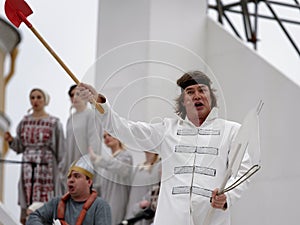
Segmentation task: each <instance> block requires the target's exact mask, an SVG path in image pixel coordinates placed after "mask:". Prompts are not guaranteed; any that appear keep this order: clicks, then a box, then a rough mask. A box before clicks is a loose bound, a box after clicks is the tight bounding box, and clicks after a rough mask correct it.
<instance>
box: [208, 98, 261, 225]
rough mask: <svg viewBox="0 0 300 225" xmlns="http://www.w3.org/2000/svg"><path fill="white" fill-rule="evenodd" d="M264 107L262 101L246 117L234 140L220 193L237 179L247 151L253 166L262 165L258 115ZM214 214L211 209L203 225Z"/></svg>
mask: <svg viewBox="0 0 300 225" xmlns="http://www.w3.org/2000/svg"><path fill="white" fill-rule="evenodd" d="M262 106H263V102H262V101H260V102H259V104H258V106H257V107H255V108H253V109H251V110H250V111H249V112H248V114H247V115H246V117H245V119H244V121H243V123H242V126H241V127H240V129H239V131H238V134H237V136H236V138H235V140H234V143H233V148H232V149H231V150H230V153H229V165H228V169H227V171H226V175H225V177H224V181H223V183H222V185H221V187H220V188H219V192H223V190H224V188H225V186H226V184H227V181H228V179H229V177H230V176H233V177H236V175H237V172H238V170H239V168H240V165H241V162H242V159H243V157H244V155H245V152H246V150H247V152H248V154H249V157H250V160H251V164H252V165H255V164H259V163H260V142H259V122H258V115H259V113H260V110H261V108H262ZM249 169H250V168H249ZM213 212H214V208H210V210H209V211H208V213H207V215H206V217H205V219H204V223H203V225H208V224H209V223H210V220H211V217H212V215H213Z"/></svg>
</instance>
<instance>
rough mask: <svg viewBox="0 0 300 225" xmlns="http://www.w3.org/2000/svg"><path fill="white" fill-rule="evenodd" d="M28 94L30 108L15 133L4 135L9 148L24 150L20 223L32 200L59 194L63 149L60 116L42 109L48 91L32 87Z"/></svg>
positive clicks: (47, 99)
mask: <svg viewBox="0 0 300 225" xmlns="http://www.w3.org/2000/svg"><path fill="white" fill-rule="evenodd" d="M29 97H30V104H31V106H32V108H31V109H30V110H28V111H29V112H28V114H27V115H25V116H24V118H23V119H22V120H21V122H20V123H19V124H18V127H17V133H16V137H13V136H12V135H11V134H10V133H9V132H6V133H5V136H4V138H5V140H6V141H7V142H8V143H9V146H10V148H11V149H12V150H14V151H15V152H16V153H17V154H20V153H23V156H22V161H23V163H22V165H21V175H20V180H19V184H18V188H19V191H18V204H19V205H20V207H21V223H22V224H25V221H26V209H27V208H28V206H29V205H31V204H32V202H47V201H48V200H50V199H51V198H52V197H54V196H58V195H61V190H60V189H61V188H60V187H61V185H60V184H59V176H58V174H59V172H58V165H59V163H60V161H61V159H62V158H63V154H64V150H65V149H64V134H63V128H62V124H61V122H60V120H59V119H58V118H57V117H54V116H52V115H50V114H48V113H47V112H46V111H45V106H47V105H48V103H49V96H48V94H47V93H46V92H45V91H43V90H42V89H39V88H34V89H32V90H31V91H30V95H29ZM31 111H32V112H31ZM30 112H31V113H30ZM33 169H34V170H33ZM32 175H34V176H32ZM32 184H33V186H32Z"/></svg>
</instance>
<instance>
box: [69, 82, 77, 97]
mask: <svg viewBox="0 0 300 225" xmlns="http://www.w3.org/2000/svg"><path fill="white" fill-rule="evenodd" d="M76 87H77V84H74V85H72V86H71V87H70V89H69V91H68V94H69V96H70V98H72V97H73V96H72V91H73V90H74V89H75V88H76Z"/></svg>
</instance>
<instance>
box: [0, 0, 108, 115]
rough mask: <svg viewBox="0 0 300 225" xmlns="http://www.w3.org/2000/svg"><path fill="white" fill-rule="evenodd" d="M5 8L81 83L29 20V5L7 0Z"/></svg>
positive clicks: (10, 15) (16, 24)
mask: <svg viewBox="0 0 300 225" xmlns="http://www.w3.org/2000/svg"><path fill="white" fill-rule="evenodd" d="M4 10H5V14H6V16H7V18H8V19H9V20H10V22H12V23H13V24H14V25H15V26H16V27H19V26H20V24H21V23H22V22H24V23H25V24H26V26H27V27H28V28H29V29H30V30H31V31H32V32H33V33H34V35H35V36H36V37H37V38H38V39H39V40H40V42H42V44H43V45H44V46H45V47H46V48H47V50H48V51H49V52H50V53H51V55H52V56H53V57H54V58H55V59H56V61H57V62H58V63H59V64H60V65H61V66H62V68H63V69H64V70H65V71H66V72H67V74H69V76H70V77H71V78H72V79H73V81H74V82H75V83H76V84H79V83H80V82H79V80H78V79H77V78H76V76H75V75H74V74H73V73H72V71H71V70H70V69H69V68H68V67H67V66H66V64H65V63H64V62H63V61H62V60H61V58H60V57H59V56H58V55H57V54H56V53H55V51H54V50H53V49H52V48H51V47H50V45H49V44H48V43H47V42H46V41H45V39H44V38H43V37H42V36H41V35H40V34H39V33H38V32H37V30H36V29H35V28H34V27H33V26H32V24H31V23H30V22H29V21H28V20H27V17H28V16H29V15H31V14H32V13H33V12H32V10H31V8H30V7H29V5H28V4H27V3H26V2H25V1H23V0H6V1H5V5H4ZM93 104H94V105H95V107H96V108H97V110H98V111H99V112H100V113H102V114H103V113H104V109H103V108H102V106H101V105H99V104H97V102H96V101H95V100H94V101H93Z"/></svg>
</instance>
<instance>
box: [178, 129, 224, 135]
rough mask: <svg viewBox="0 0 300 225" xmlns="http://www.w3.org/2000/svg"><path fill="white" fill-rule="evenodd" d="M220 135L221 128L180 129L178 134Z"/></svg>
mask: <svg viewBox="0 0 300 225" xmlns="http://www.w3.org/2000/svg"><path fill="white" fill-rule="evenodd" d="M198 134H199V135H220V134H221V131H220V130H214V129H178V130H177V135H182V136H195V135H198Z"/></svg>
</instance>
